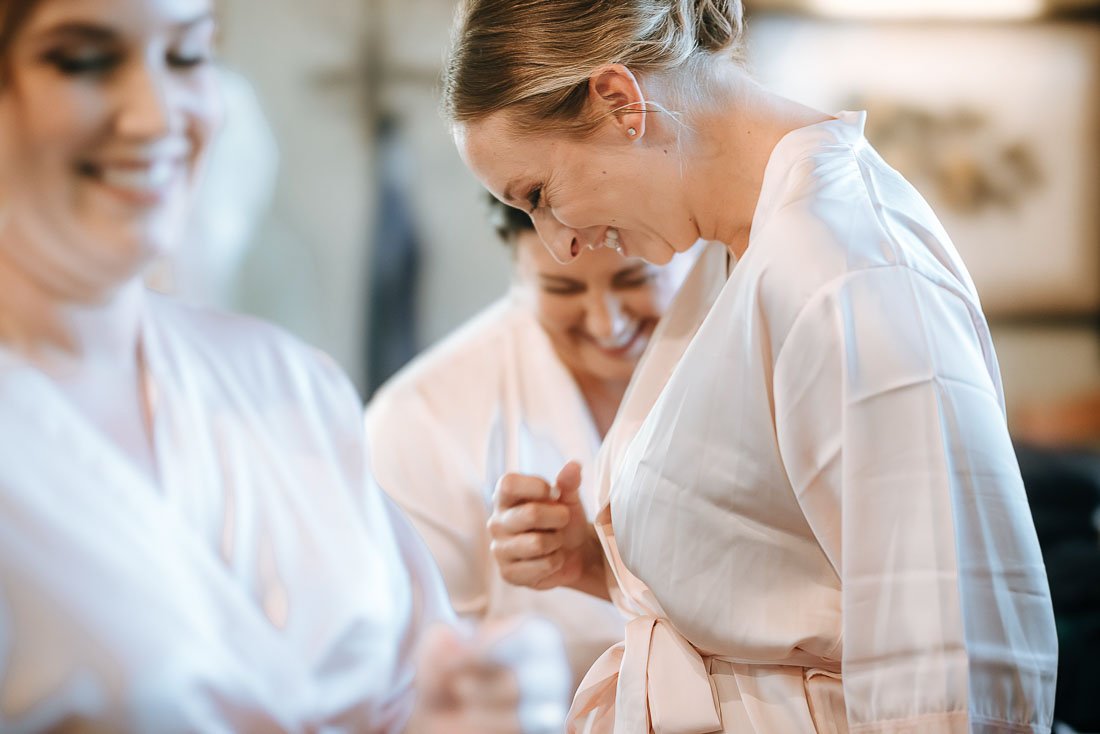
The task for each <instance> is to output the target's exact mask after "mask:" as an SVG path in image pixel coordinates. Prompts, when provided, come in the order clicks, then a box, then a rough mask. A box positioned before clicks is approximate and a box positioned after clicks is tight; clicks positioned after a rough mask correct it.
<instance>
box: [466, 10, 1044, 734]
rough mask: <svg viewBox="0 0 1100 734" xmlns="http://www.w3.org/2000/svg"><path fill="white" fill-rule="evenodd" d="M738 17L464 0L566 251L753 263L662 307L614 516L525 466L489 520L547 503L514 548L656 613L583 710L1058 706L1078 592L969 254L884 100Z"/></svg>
mask: <svg viewBox="0 0 1100 734" xmlns="http://www.w3.org/2000/svg"><path fill="white" fill-rule="evenodd" d="M741 25H742V18H741V7H740V3H739V2H736V0H538V2H531V1H530V0H469V1H468V2H466V3H465V4H464V7H463V11H462V12H461V13H460V15H459V20H458V27H457V28H456V31H455V36H454V37H455V39H456V40H455V48H454V49H453V51H452V55H451V57H450V59H449V63H448V66H447V76H446V89H445V94H446V99H445V104H446V108H447V111H448V112H449V114H450V117H451V119H452V121H453V125H454V132H455V138H456V141H457V143H458V146H459V149H460V151H461V153H462V155H463V157H464V159H465V161H466V162H467V164H468V165H469V166H470V168H471V169H472V170H473V172H474V173H475V174H476V175H477V176H478V177H479V178H480V179H481V181H482V183H484V184H485V186H486V187H487V188H489V189H490V190H491V191H493V192H494V193H495V194H496V195H497V196H498V197H499V198H501V200H503V201H505V202H507V203H509V204H512V205H513V206H519V207H523V208H525V209H526V210H527V211H529V212H530V214H531V216H532V218H533V220H534V222H535V226H536V228H537V229H538V232H539V234H540V235H541V236H542V239H543V241H544V242H545V243H546V245H547V247H548V248H549V249H550V250H551V252H553V253H554V255H555V256H556V257H557V258H558V259H559V260H560V261H562V262H567V261H569V260H571V259H573V258H576V257H577V256H578V254H579V253H580V252H581V251H582V250H584V249H585V248H586V247H587V246H590V245H592V244H601V243H604V242H609V241H610V242H613V243H614V244H616V245H618V246H620V247H621V248H622V250H623V251H624V253H625V254H626V255H628V256H631V257H641V258H644V259H646V260H649V261H650V262H654V263H662V262H667V261H668V260H669V259H670V258H671V257H672V256H673V254H674V253H676V252H681V251H683V250H685V249H687V248H688V247H690V246H691V245H692V243H694V242H695V241H696V240H697V239H700V238H703V239H708V240H718V241H721V242H723V243H725V244H726V245H727V247H728V249H729V253H730V256H731V258H730V259H731V261H736V265H735V266H733V267H732V270H731V272H730V274H729V278H728V281H726V282H722V279H723V278H724V277H725V275H726V271H725V269H726V263H725V262H720V263H718V268H719V272H717V273H710V275H711V277H710V278H707V277H706V276H707V273H705V272H703V273H699V276H700V277H699V279H698V285H699V286H700V287H699V288H696V289H689V288H685V290H684V291H682V293H681V297H680V298H679V299H678V301H677V303H675V304H674V305H673V307H672V309H671V310H670V312H669V313H668V314H667V315H666V317H665V319H664V321H663V322H662V326H661V327H660V328H659V329H658V332H657V334H656V335H655V337H654V340H653V343H652V344H651V345H650V350H649V352H648V353H647V355H646V357H645V359H644V360H643V362H642V364H641V365H640V367H639V369H638V372H637V373H636V375H635V378H634V382H633V383H632V385H631V388H630V391H629V392H628V395H627V397H626V400H625V402H624V404H623V406H622V408H621V410H620V413H619V417H618V419H617V423H616V425H615V427H614V428H613V429H612V431H611V433H610V435H609V436H608V442H607V446H606V447H605V453H604V455H603V458H604V463H603V465H602V471H601V475H600V477H599V481H598V491H599V501H600V512H599V514H598V515H597V518H596V522H595V529H594V532H590V533H589V534H588V535H587V537H586V539H584V540H578V538H581V536H582V529H581V528H579V527H577V526H573V525H570V526H567V527H561V526H555V525H553V524H552V521H553V519H554V517H555V516H556V513H558V512H559V511H558V510H557V505H558V502H557V500H556V496H557V493H556V492H555V491H553V490H552V488H551V487H550V486H548V484H547V483H546V482H545V481H543V480H542V479H540V478H537V477H531V476H523V475H512V476H509V477H506V478H505V479H504V480H503V482H502V484H501V489H500V492H499V493H498V497H499V498H500V501H499V502H498V505H497V511H496V515H495V516H494V518H504V517H506V516H509V513H512V514H513V515H514V508H515V507H516V506H519V505H523V506H526V507H527V508H528V509H527V510H526V511H525V517H526V518H528V520H529V522H527V523H526V524H525V525H524V526H523V527H516V526H512V535H513V537H514V538H515V542H514V543H511V544H502V545H501V547H508V548H509V549H510V550H512V551H513V552H510V553H502V552H498V553H497V560H498V562H499V563H500V565H501V569H502V573H503V574H504V575H505V577H506V578H511V579H513V580H515V581H521V582H522V583H525V584H528V585H530V586H533V587H536V588H547V587H551V586H556V585H562V586H571V587H574V588H578V589H585V590H588V591H591V592H592V593H595V594H601V593H603V594H607V593H610V595H611V596H612V597H613V598H614V599H615V601H616V602H618V603H619V604H620V606H621V607H622V608H623V610H624V611H626V612H627V613H628V614H629V616H630V618H631V621H630V622H629V623H628V626H627V633H626V640H625V642H624V643H623V644H621V645H618V646H616V647H615V648H612V649H611V650H609V651H608V652H607V653H606V654H605V656H604V657H603V658H602V659H601V660H600V661H599V662H597V664H596V665H595V666H594V667H593V669H592V671H591V672H590V673H589V675H588V677H587V678H586V679H585V681H584V683H583V684H582V686H581V690H580V691H579V693H578V695H577V698H576V699H575V701H574V706H573V711H572V712H571V724H570V727H571V731H577V732H610V731H615V732H620V733H623V734H648V732H650V731H652V732H656V733H657V734H688V733H692V734H699V733H701V732H719V731H722V732H731V733H732V732H737V733H738V734H741V733H743V732H758V733H760V734H774V733H777V732H782V733H783V734H798V733H805V734H811V733H812V732H848V731H851V732H860V733H863V734H869V733H872V732H874V733H876V734H878V733H882V734H892V733H895V732H899V733H900V732H920V733H921V734H939V733H945V732H952V733H954V732H960V733H961V732H976V733H977V732H981V733H983V734H984V733H991V732H1005V733H1009V732H1012V733H1013V734H1015V733H1017V732H1047V731H1049V729H1050V725H1051V712H1052V706H1053V700H1054V696H1053V694H1054V677H1055V669H1056V656H1057V652H1056V637H1055V630H1054V622H1053V616H1052V612H1051V605H1050V598H1049V592H1048V588H1047V582H1046V576H1045V571H1044V568H1043V565H1042V560H1041V557H1040V554H1039V547H1038V544H1037V542H1036V538H1035V531H1034V528H1033V525H1032V522H1031V517H1030V514H1029V511H1028V506H1027V500H1026V497H1025V495H1024V491H1023V486H1022V483H1021V480H1020V474H1019V470H1018V467H1017V465H1016V460H1015V456H1014V453H1013V450H1012V445H1011V443H1010V441H1009V438H1008V432H1007V430H1006V426H1005V416H1004V403H1003V395H1002V390H1001V380H1000V375H999V373H998V368H997V360H996V357H995V354H994V350H993V345H992V343H991V341H990V337H989V331H988V328H987V326H986V322H985V318H984V316H983V314H982V311H981V307H980V304H979V301H978V296H977V294H976V292H975V290H974V286H973V283H972V282H971V279H970V277H969V275H968V274H967V272H966V268H965V267H964V265H963V263H962V261H961V260H960V258H959V256H958V254H957V252H956V251H955V248H954V247H953V246H952V244H951V241H950V239H949V237H948V235H947V233H946V232H944V230H943V228H942V227H941V225H940V224H939V222H938V221H937V219H936V217H935V215H934V214H933V212H932V211H931V210H930V209H929V207H928V206H927V204H926V203H925V202H924V201H923V200H922V199H921V197H920V196H919V194H918V193H917V192H916V191H915V190H913V188H912V187H911V186H910V185H909V184H908V183H907V182H906V181H905V180H903V179H902V178H901V176H899V175H898V174H897V173H896V172H895V171H893V170H892V169H891V168H890V167H889V166H887V165H886V164H885V163H884V162H883V161H882V159H881V158H880V157H879V156H878V154H877V153H876V152H875V151H874V150H873V149H872V148H871V146H870V145H869V144H868V143H867V141H866V139H865V138H864V135H863V123H864V117H863V115H862V114H860V113H853V112H842V113H838V114H836V115H829V114H825V113H822V112H818V111H816V110H812V109H808V108H806V107H803V106H801V105H798V104H796V103H793V102H791V101H788V100H785V99H782V98H779V97H777V96H775V95H773V94H771V93H769V92H767V91H766V90H764V89H762V88H760V87H759V86H758V85H756V84H755V83H754V82H753V81H752V80H751V79H750V78H749V77H748V76H747V74H746V73H745V71H744V70H743V69H742V68H741V66H740V65H739V64H738V62H737V57H738V54H739V52H740V33H741ZM700 266H701V267H703V268H706V267H713V264H712V263H709V262H708V261H706V260H703V261H700ZM695 275H696V274H694V273H693V277H694V276H695ZM691 282H694V281H689V283H691ZM715 283H716V286H715V287H713V288H708V287H707V284H712V285H713V284H715ZM535 539H537V542H535ZM594 547H595V548H597V549H599V548H602V550H603V553H599V552H593V550H592V549H593V548H594ZM515 548H526V549H527V552H525V553H523V554H517V553H515V552H514V549H515ZM608 570H610V572H611V573H610V575H608V573H607V571H608ZM608 578H611V579H613V581H612V584H611V588H610V589H609V590H608V589H607V584H606V580H607V579H608Z"/></svg>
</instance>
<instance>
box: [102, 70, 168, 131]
mask: <svg viewBox="0 0 1100 734" xmlns="http://www.w3.org/2000/svg"><path fill="white" fill-rule="evenodd" d="M162 77H163V73H162V72H161V71H159V70H158V69H156V68H152V67H151V66H150V65H149V64H148V63H143V64H138V65H135V67H134V68H133V69H132V70H131V72H130V74H128V75H127V78H126V80H125V81H124V82H123V86H122V88H121V89H120V99H119V106H118V117H117V121H116V124H117V127H118V132H119V133H120V134H121V135H124V136H126V137H131V138H141V139H152V138H158V137H163V136H165V135H167V134H169V133H170V132H171V131H172V118H173V109H172V99H171V92H170V90H169V83H168V81H167V80H165V79H163V78H162Z"/></svg>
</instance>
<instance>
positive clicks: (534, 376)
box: [367, 200, 690, 682]
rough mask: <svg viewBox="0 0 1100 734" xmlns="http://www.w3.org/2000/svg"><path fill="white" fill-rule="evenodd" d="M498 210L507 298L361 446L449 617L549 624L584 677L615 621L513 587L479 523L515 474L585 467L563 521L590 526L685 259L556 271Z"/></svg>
mask: <svg viewBox="0 0 1100 734" xmlns="http://www.w3.org/2000/svg"><path fill="white" fill-rule="evenodd" d="M490 206H491V207H492V216H493V219H494V223H495V225H496V229H497V232H498V234H499V235H500V237H501V238H502V239H503V240H504V241H505V242H506V243H507V244H508V245H509V246H510V247H511V249H512V256H513V263H514V269H515V279H514V280H515V282H514V284H513V286H512V289H511V291H510V292H509V294H508V295H507V296H506V297H504V298H502V299H501V300H499V301H498V302H496V303H495V304H493V305H492V306H491V307H489V308H488V309H487V310H486V311H485V312H483V313H482V314H481V315H479V316H478V317H476V318H475V319H474V320H473V321H471V322H470V323H468V324H466V325H465V326H463V327H462V328H461V329H460V330H459V331H458V332H456V333H455V334H453V335H452V336H450V337H449V338H447V339H446V340H444V341H443V342H442V343H441V344H439V345H438V346H436V347H434V348H433V349H431V350H429V351H428V352H427V353H425V354H423V355H422V356H420V357H419V358H418V359H417V360H415V361H414V362H413V363H412V364H411V365H409V367H407V368H406V369H404V370H403V371H402V372H400V373H398V375H396V376H395V377H394V378H393V379H391V380H390V382H388V383H387V384H386V385H385V386H384V387H383V388H382V390H381V391H380V392H379V393H378V395H377V396H376V397H375V398H374V400H373V401H372V402H371V404H370V405H369V406H368V409H367V437H368V440H369V442H370V446H371V456H372V457H373V466H374V471H375V474H376V476H377V477H378V479H379V482H380V483H381V485H382V486H383V487H384V488H385V489H386V491H387V492H388V493H389V494H390V495H391V497H392V498H393V499H394V500H395V501H396V502H397V503H398V505H400V506H401V508H402V509H403V510H404V511H405V512H406V513H407V514H408V517H409V519H410V520H411V521H412V522H413V524H414V525H415V526H416V528H417V530H419V531H420V533H421V535H422V536H423V537H424V539H425V540H426V541H427V544H428V547H429V548H430V549H431V550H432V553H433V555H434V556H435V558H436V561H437V563H438V564H439V566H440V569H441V570H442V571H443V577H444V579H445V581H446V583H447V587H448V590H449V592H450V594H451V601H452V603H453V604H454V607H455V609H456V611H458V613H459V614H461V615H463V616H465V617H467V618H470V619H478V620H482V619H496V618H503V617H508V616H511V615H515V614H519V613H523V612H534V613H537V614H539V615H540V616H543V617H546V618H548V619H550V620H551V621H553V622H554V623H556V624H557V625H558V627H559V628H560V629H561V630H562V632H563V634H564V637H565V642H566V648H567V650H568V652H569V657H570V662H571V663H572V666H573V672H574V674H575V677H576V681H577V682H579V681H580V677H581V676H583V675H584V674H585V673H586V672H587V671H588V668H589V667H590V666H591V665H592V663H593V662H594V661H595V660H596V658H597V657H599V655H600V654H601V653H602V652H603V651H604V650H605V649H607V648H608V647H609V646H610V645H612V644H614V643H616V642H618V641H619V640H621V639H622V636H623V621H622V616H621V615H620V614H619V612H617V611H616V610H615V608H614V607H613V606H612V605H610V604H609V603H607V602H606V601H603V600H598V599H596V598H594V597H592V596H589V595H586V594H583V593H580V592H578V591H574V590H572V589H564V588H562V589H555V590H553V591H548V592H546V593H539V592H537V591H533V590H531V589H526V588H522V587H518V586H512V585H510V584H507V583H505V582H504V581H503V580H502V579H501V578H500V574H499V571H498V569H497V566H496V563H495V562H493V560H492V556H491V554H490V544H491V542H492V534H491V532H490V529H489V528H487V527H486V521H487V520H488V518H489V513H490V510H491V508H492V497H493V492H494V490H495V489H496V485H497V482H498V480H499V479H500V478H501V476H503V475H504V474H505V473H506V472H509V471H522V472H525V473H528V474H539V475H543V476H548V477H553V476H554V475H556V474H557V472H558V470H559V469H560V468H561V467H562V465H563V464H564V463H565V462H566V461H567V460H576V461H578V462H579V464H580V465H581V466H583V467H585V468H586V471H585V472H584V476H585V478H586V479H585V485H584V486H582V487H580V488H579V489H580V491H579V494H576V495H570V500H571V502H570V504H569V505H568V507H567V508H563V510H562V515H563V516H562V517H561V518H560V519H561V521H562V522H563V523H565V522H567V518H568V514H569V513H573V514H575V515H576V516H577V517H578V518H581V519H583V518H585V517H590V516H591V508H592V499H593V495H592V493H591V491H590V490H591V488H592V485H591V480H590V479H589V478H590V477H594V476H595V467H594V462H595V457H596V453H597V452H598V451H599V448H600V443H601V441H602V440H603V437H604V435H606V433H607V431H608V429H609V428H610V426H611V423H612V421H613V419H614V417H615V413H616V411H617V410H618V408H619V403H620V402H621V400H622V397H623V394H624V392H625V391H626V387H627V383H628V382H629V381H630V377H631V375H632V374H633V372H634V368H635V366H636V365H637V363H638V360H639V359H640V358H641V356H642V353H643V352H644V350H645V348H646V345H647V344H648V343H649V340H650V338H651V336H652V334H653V331H654V329H655V328H656V326H657V322H658V320H659V319H660V317H661V315H662V314H663V313H664V311H665V309H666V308H667V306H668V303H669V301H670V300H671V298H672V296H673V294H674V293H675V291H676V288H677V287H678V285H679V283H680V280H681V279H682V275H683V272H684V270H685V269H686V267H687V260H688V259H690V258H689V257H688V256H681V258H679V260H678V262H677V263H676V264H674V265H670V266H668V267H658V266H654V265H650V264H649V263H647V262H645V261H644V260H640V259H638V258H624V257H623V256H622V255H620V254H619V253H618V252H616V251H615V250H614V249H612V248H599V249H595V250H590V251H586V252H584V253H583V254H582V255H581V256H580V257H579V258H578V259H577V260H576V262H573V263H570V264H569V265H562V264H560V263H558V262H556V261H555V260H554V259H553V257H551V256H550V253H549V252H547V251H546V248H544V247H543V246H542V243H541V242H540V241H539V238H538V235H537V234H536V233H535V229H534V225H532V223H531V218H530V217H529V216H528V215H527V214H526V213H525V212H522V211H520V210H518V209H514V208H512V207H509V206H505V205H503V204H501V203H499V202H497V201H495V200H494V201H493V203H491V204H490Z"/></svg>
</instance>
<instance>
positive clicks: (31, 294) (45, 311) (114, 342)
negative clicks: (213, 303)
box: [0, 248, 145, 379]
mask: <svg viewBox="0 0 1100 734" xmlns="http://www.w3.org/2000/svg"><path fill="white" fill-rule="evenodd" d="M144 297H145V294H144V286H143V285H142V283H141V281H140V279H138V278H134V279H131V280H130V281H128V282H127V283H125V284H124V285H122V286H121V287H118V288H116V289H114V290H113V291H110V292H109V293H105V294H104V295H103V297H102V298H100V299H98V300H97V301H94V302H80V301H76V300H72V299H67V298H66V297H65V296H64V295H63V294H61V293H59V292H54V291H52V290H50V289H49V288H48V287H47V286H45V285H44V284H43V283H41V282H39V281H37V280H35V279H34V278H33V277H28V275H27V274H26V273H25V272H23V271H22V270H21V269H20V268H19V266H18V265H17V264H16V263H13V262H12V261H11V260H10V259H9V258H7V257H5V256H4V254H3V248H0V344H4V345H5V346H7V347H8V348H10V349H12V350H14V351H16V352H18V353H20V354H22V355H23V356H24V357H26V358H27V359H29V360H30V361H31V362H33V363H34V364H36V365H37V366H38V367H39V368H40V369H42V370H44V371H45V372H46V373H47V374H50V375H51V376H53V377H56V378H58V379H65V378H68V377H75V376H77V375H78V374H79V373H81V372H85V371H87V369H88V368H92V367H94V366H97V365H98V366H101V367H106V368H109V369H114V370H121V371H122V372H123V373H126V372H130V371H131V370H132V369H136V365H137V354H138V349H137V347H138V339H139V334H140V326H141V312H142V303H143V299H144Z"/></svg>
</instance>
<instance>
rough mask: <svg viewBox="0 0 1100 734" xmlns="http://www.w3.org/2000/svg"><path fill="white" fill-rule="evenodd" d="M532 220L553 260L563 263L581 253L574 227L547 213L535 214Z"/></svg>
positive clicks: (568, 261)
mask: <svg viewBox="0 0 1100 734" xmlns="http://www.w3.org/2000/svg"><path fill="white" fill-rule="evenodd" d="M532 220H533V221H534V223H535V231H536V232H538V234H539V239H541V240H542V244H543V245H545V246H546V249H547V250H549V251H550V254H551V255H552V256H553V257H554V259H555V260H557V261H558V262H559V263H561V264H563V265H565V264H567V263H570V262H572V261H573V260H575V259H577V256H578V255H579V254H580V253H581V241H580V239H579V237H578V234H577V231H576V230H575V229H573V228H572V227H566V226H565V225H564V224H562V223H561V222H559V221H557V220H556V219H554V217H552V216H548V215H538V214H536V215H535V216H533V217H532Z"/></svg>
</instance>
